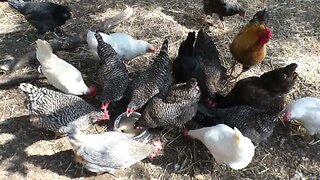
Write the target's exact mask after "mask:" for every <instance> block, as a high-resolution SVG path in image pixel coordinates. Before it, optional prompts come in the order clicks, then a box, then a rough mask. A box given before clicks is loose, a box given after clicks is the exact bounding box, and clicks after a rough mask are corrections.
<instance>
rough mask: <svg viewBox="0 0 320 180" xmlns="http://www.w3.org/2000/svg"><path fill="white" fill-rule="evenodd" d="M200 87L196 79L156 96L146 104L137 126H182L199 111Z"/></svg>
mask: <svg viewBox="0 0 320 180" xmlns="http://www.w3.org/2000/svg"><path fill="white" fill-rule="evenodd" d="M199 99H200V89H199V87H198V85H197V81H196V80H195V79H191V80H189V81H188V82H187V83H181V84H176V85H174V86H172V87H171V88H170V90H169V91H168V92H167V94H166V95H164V97H159V96H156V97H154V98H152V99H151V100H150V101H149V102H148V103H147V105H146V108H145V110H144V111H143V113H142V115H141V117H140V119H139V120H138V121H137V122H136V123H135V127H136V128H138V129H140V128H156V127H162V126H176V127H180V128H181V127H182V126H183V124H184V123H186V122H187V121H189V120H191V119H192V118H193V116H194V115H195V114H196V112H197V102H198V101H199Z"/></svg>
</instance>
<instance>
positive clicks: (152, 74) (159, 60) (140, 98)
mask: <svg viewBox="0 0 320 180" xmlns="http://www.w3.org/2000/svg"><path fill="white" fill-rule="evenodd" d="M171 71H172V64H171V61H170V59H169V55H168V40H164V42H163V45H162V48H161V51H160V53H159V54H158V55H157V56H156V57H155V58H154V59H153V63H152V64H151V66H150V67H149V68H148V69H147V70H145V71H144V72H142V73H141V75H140V76H139V77H138V78H137V79H135V80H134V81H133V91H132V93H131V100H130V103H129V105H128V108H132V109H134V110H138V109H140V108H141V107H142V106H144V105H145V104H146V103H147V102H148V101H149V99H151V98H152V97H154V96H155V95H157V94H158V93H163V92H166V91H167V90H168V89H169V87H170V85H171V84H172V74H171Z"/></svg>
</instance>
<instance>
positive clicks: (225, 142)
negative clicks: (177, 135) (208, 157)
mask: <svg viewBox="0 0 320 180" xmlns="http://www.w3.org/2000/svg"><path fill="white" fill-rule="evenodd" d="M186 134H187V135H188V136H191V137H192V138H196V139H198V140H200V141H201V142H202V143H203V144H204V145H205V146H206V147H207V148H208V149H209V150H210V152H211V154H212V155H213V157H214V159H215V160H216V162H217V163H219V164H222V163H224V164H226V165H228V166H229V167H231V168H232V169H236V170H238V169H243V168H245V167H247V166H248V164H249V163H250V162H251V161H252V158H253V156H254V149H255V148H254V145H253V144H252V142H251V140H250V139H249V138H247V137H245V136H244V135H242V133H241V132H240V131H239V130H238V129H237V128H234V129H232V128H230V127H228V126H227V125H224V124H218V125H216V126H212V127H205V128H201V129H196V130H189V131H187V132H186Z"/></svg>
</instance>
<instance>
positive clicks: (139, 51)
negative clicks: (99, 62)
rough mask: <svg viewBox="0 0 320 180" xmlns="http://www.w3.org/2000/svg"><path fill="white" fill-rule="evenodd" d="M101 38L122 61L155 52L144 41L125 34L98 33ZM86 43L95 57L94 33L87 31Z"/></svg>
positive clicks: (95, 41)
mask: <svg viewBox="0 0 320 180" xmlns="http://www.w3.org/2000/svg"><path fill="white" fill-rule="evenodd" d="M99 34H100V35H101V36H102V39H103V41H104V42H106V43H108V44H110V45H111V47H112V48H113V49H114V50H115V51H116V52H117V54H118V56H119V58H121V59H123V60H131V59H133V58H135V57H137V56H139V55H143V54H145V53H147V52H152V53H154V52H155V48H154V47H153V46H152V45H151V44H149V43H148V42H146V41H144V40H136V39H134V38H133V37H132V36H130V35H129V34H125V33H112V34H104V33H101V32H100V33H99ZM87 43H88V45H89V47H90V49H91V51H93V53H94V54H95V55H98V54H97V46H98V42H97V39H96V38H95V36H94V32H92V31H88V33H87Z"/></svg>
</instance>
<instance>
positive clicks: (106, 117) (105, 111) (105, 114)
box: [99, 100, 111, 120]
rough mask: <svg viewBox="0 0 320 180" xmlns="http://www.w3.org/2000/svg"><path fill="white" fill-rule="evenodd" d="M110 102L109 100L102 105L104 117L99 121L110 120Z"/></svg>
mask: <svg viewBox="0 0 320 180" xmlns="http://www.w3.org/2000/svg"><path fill="white" fill-rule="evenodd" d="M110 102H111V101H110V100H107V101H106V103H102V105H101V109H102V110H103V115H102V116H101V117H100V118H99V120H106V119H110V116H109V111H108V110H107V108H108V106H109V104H110Z"/></svg>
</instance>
